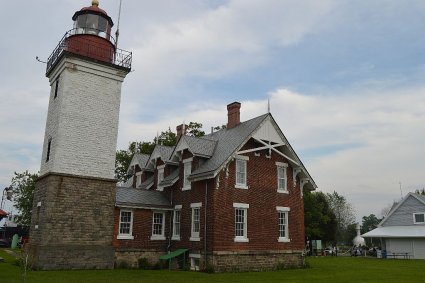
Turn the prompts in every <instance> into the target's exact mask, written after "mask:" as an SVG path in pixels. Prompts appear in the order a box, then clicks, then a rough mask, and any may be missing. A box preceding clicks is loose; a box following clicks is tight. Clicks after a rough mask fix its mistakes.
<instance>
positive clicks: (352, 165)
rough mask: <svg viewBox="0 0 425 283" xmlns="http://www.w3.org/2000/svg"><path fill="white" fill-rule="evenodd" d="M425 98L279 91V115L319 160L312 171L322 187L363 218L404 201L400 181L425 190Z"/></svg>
mask: <svg viewBox="0 0 425 283" xmlns="http://www.w3.org/2000/svg"><path fill="white" fill-rule="evenodd" d="M357 90H358V91H360V92H357ZM423 97H425V87H418V88H414V89H413V88H412V89H394V90H391V89H390V90H371V89H367V88H365V89H363V90H361V89H356V92H350V91H348V90H347V91H346V92H345V93H340V94H333V95H316V96H307V95H302V94H299V93H295V92H291V91H289V90H286V89H280V90H277V91H275V92H273V93H271V101H272V113H273V115H274V117H275V118H276V120H277V122H278V123H279V124H280V126H281V128H282V129H283V131H284V133H285V134H286V135H287V138H288V139H289V141H290V142H291V143H292V144H293V146H294V147H295V150H297V149H300V151H302V152H304V151H305V152H310V154H313V157H309V160H307V162H306V163H307V164H306V166H307V167H308V170H309V171H310V173H311V174H312V175H313V177H314V178H315V181H316V183H317V184H318V186H319V188H320V189H321V190H323V191H326V192H332V191H333V190H336V191H337V192H340V193H342V194H343V195H345V196H347V197H348V198H349V199H350V200H352V201H354V202H355V203H354V205H355V207H356V208H357V209H358V212H359V216H363V215H368V214H369V213H375V214H377V215H378V214H379V213H380V210H381V209H382V208H383V207H384V206H386V204H388V203H391V202H392V201H393V199H394V198H398V197H399V196H400V191H399V181H400V182H402V187H404V192H403V193H407V192H408V191H414V190H415V189H420V188H422V186H424V183H425V181H424V179H423V171H424V169H425V167H424V165H423V160H425V151H424V150H423V141H424V140H425V131H424V129H425V128H424V125H425V100H424V99H423ZM323 148H326V149H329V148H333V149H334V150H332V151H329V152H328V151H325V152H323V151H322V149H323ZM307 155H309V154H307ZM301 158H302V156H301Z"/></svg>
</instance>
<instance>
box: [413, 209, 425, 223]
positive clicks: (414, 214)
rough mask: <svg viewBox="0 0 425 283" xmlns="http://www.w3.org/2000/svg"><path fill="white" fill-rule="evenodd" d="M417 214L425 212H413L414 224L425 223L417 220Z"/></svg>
mask: <svg viewBox="0 0 425 283" xmlns="http://www.w3.org/2000/svg"><path fill="white" fill-rule="evenodd" d="M416 214H425V212H416V213H413V224H419V225H420V224H425V221H424V222H416V217H415V216H416ZM424 219H425V215H424Z"/></svg>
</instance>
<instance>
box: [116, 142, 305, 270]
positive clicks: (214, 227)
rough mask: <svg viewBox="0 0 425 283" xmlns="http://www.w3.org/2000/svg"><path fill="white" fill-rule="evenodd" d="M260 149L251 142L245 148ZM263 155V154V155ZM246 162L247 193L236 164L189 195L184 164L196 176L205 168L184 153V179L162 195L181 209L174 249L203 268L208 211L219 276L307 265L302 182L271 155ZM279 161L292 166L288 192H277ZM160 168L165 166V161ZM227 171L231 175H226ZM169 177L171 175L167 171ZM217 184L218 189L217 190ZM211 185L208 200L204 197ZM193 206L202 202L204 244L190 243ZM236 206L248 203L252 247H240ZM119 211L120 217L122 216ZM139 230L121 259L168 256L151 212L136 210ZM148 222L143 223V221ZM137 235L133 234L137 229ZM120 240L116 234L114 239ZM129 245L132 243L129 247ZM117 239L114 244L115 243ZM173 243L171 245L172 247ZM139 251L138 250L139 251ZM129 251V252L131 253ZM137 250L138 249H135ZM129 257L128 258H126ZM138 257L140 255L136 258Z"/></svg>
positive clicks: (210, 252) (211, 252)
mask: <svg viewBox="0 0 425 283" xmlns="http://www.w3.org/2000/svg"><path fill="white" fill-rule="evenodd" d="M254 146H255V143H254V142H253V141H249V142H248V143H247V144H246V145H245V146H244V148H243V149H244V150H245V149H249V148H252V147H254ZM258 153H259V155H258ZM244 155H245V156H248V157H249V161H248V162H247V184H248V187H249V188H248V189H238V188H235V161H234V160H233V161H231V162H230V163H229V164H228V167H227V169H226V168H225V169H223V170H222V171H221V172H220V173H219V175H218V180H219V182H218V184H217V182H216V179H209V180H203V181H198V182H192V184H191V189H190V190H182V187H183V167H184V166H183V163H182V162H183V160H185V159H187V158H193V161H192V171H193V170H195V169H196V168H197V167H198V166H199V164H200V158H199V157H196V156H193V155H192V154H191V153H190V152H188V151H187V150H185V151H183V153H182V160H181V163H180V167H179V168H180V172H179V180H178V181H177V182H176V183H175V184H174V185H173V186H172V187H170V188H165V190H164V191H163V194H164V195H165V196H166V197H167V198H169V199H170V201H171V203H172V205H173V207H174V206H175V205H181V206H182V209H181V228H180V230H181V234H180V240H171V242H170V243H171V245H170V248H169V249H170V250H172V251H174V250H176V249H178V248H188V249H189V250H190V253H192V254H200V255H201V260H200V262H201V268H203V263H204V259H205V257H204V255H205V213H206V212H207V221H206V223H207V226H206V229H207V239H206V240H207V243H206V249H207V256H208V262H209V264H212V265H214V268H215V269H216V271H236V270H240V271H245V270H267V269H268V270H270V269H275V268H277V267H293V266H298V267H300V266H302V265H303V264H304V263H303V257H302V251H303V249H304V206H303V198H302V197H301V194H300V187H299V180H298V181H297V183H296V186H295V187H294V180H293V168H292V166H291V164H290V163H289V162H288V161H287V160H286V159H285V158H284V157H282V156H280V155H278V154H277V153H275V152H272V153H271V155H270V157H267V155H268V151H265V150H263V151H261V152H257V154H255V153H254V152H252V153H248V154H244ZM276 162H283V163H288V168H287V182H288V186H287V187H288V193H279V192H277V187H278V184H277V182H278V180H277V165H276ZM158 164H162V163H161V162H160V163H158ZM226 171H227V172H226ZM165 172H166V174H167V170H165ZM217 185H218V188H217ZM206 186H207V196H206V195H205V192H206V190H205V189H206ZM192 203H202V206H201V209H200V213H201V215H200V220H201V221H200V223H201V225H200V233H199V236H200V241H191V240H190V237H191V223H192V208H191V204H192ZM233 203H246V204H249V208H248V210H247V211H248V212H247V227H248V228H247V234H248V239H249V242H247V243H242V242H235V241H234V237H235V208H234V207H233ZM277 206H282V207H289V208H290V211H289V213H288V214H289V217H288V218H289V220H288V227H289V238H290V241H289V242H279V241H278V238H279V231H278V211H277V210H276V207H277ZM117 213H119V212H117V211H116V217H117V215H118V214H117ZM136 216H137V218H138V219H137V220H136V219H135V220H134V226H138V227H140V231H138V232H137V233H138V235H143V236H141V237H142V238H143V239H139V238H138V237H139V236H137V237H136V236H135V239H134V240H125V241H123V240H119V242H120V244H119V245H118V246H116V245H115V244H114V245H115V247H117V248H118V249H117V251H118V252H120V256H121V258H127V259H130V258H133V259H132V261H133V262H135V258H136V257H137V256H140V255H143V254H144V253H147V254H148V255H149V253H152V251H158V250H161V251H167V246H166V245H162V246H161V245H158V243H154V241H150V240H149V236H150V235H151V233H152V227H151V225H152V211H149V210H145V211H137V212H136V213H135V217H136ZM143 219H144V220H143ZM118 223H119V219H117V218H116V219H115V225H116V227H115V231H118V226H117V225H118ZM170 228H171V223H168V222H167V223H166V231H167V232H168V233H169V234H168V235H167V236H168V237H169V238H170V237H171V230H170ZM133 231H134V230H133ZM114 237H116V235H115V236H114ZM127 241H128V242H127ZM116 242H117V240H115V239H114V243H116ZM167 243H168V242H167ZM136 248H138V249H139V250H134V249H136ZM126 249H127V250H126ZM132 249H133V250H132ZM126 252H127V254H125V253H126ZM135 254H137V256H135Z"/></svg>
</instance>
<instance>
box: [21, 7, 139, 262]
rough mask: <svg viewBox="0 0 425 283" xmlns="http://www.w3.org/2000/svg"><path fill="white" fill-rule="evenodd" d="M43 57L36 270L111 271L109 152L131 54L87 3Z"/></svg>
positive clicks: (33, 239) (33, 236) (33, 247)
mask: <svg viewBox="0 0 425 283" xmlns="http://www.w3.org/2000/svg"><path fill="white" fill-rule="evenodd" d="M72 20H73V21H74V26H73V29H71V30H70V31H68V32H66V33H65V35H64V37H63V38H62V39H61V40H60V42H59V44H58V46H57V47H56V48H55V49H54V50H53V53H52V54H51V56H50V57H49V59H48V62H47V69H46V76H47V77H48V78H49V82H50V86H51V90H50V98H49V109H48V115H47V122H46V130H45V136H44V145H43V154H42V159H41V168H40V178H39V180H38V181H37V183H36V190H35V194H34V203H33V214H32V221H31V228H30V242H29V244H30V253H31V256H32V259H33V265H34V267H35V268H38V269H76V268H79V269H81V268H112V267H113V262H114V251H113V248H112V236H113V210H114V200H115V188H116V180H115V179H114V169H115V152H116V143H117V134H118V118H119V108H120V97H121V84H122V82H123V80H124V78H125V76H126V75H127V74H128V72H129V71H130V69H131V58H132V55H131V53H130V52H127V51H124V50H120V49H118V48H117V47H116V44H115V39H114V38H113V37H112V36H111V28H112V26H113V21H112V19H111V18H110V17H109V16H108V14H107V13H106V12H105V11H104V10H102V9H100V8H99V2H98V1H96V0H94V1H92V5H91V6H89V7H85V8H82V9H81V10H79V11H77V12H75V14H74V16H73V17H72Z"/></svg>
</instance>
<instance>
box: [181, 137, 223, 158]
mask: <svg viewBox="0 0 425 283" xmlns="http://www.w3.org/2000/svg"><path fill="white" fill-rule="evenodd" d="M182 138H183V139H184V141H185V142H186V143H187V145H188V147H189V150H190V152H192V153H193V155H198V156H203V157H211V156H212V155H213V153H214V149H215V146H216V144H217V141H216V140H212V139H209V138H207V137H200V138H198V137H192V136H183V137H182Z"/></svg>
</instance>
